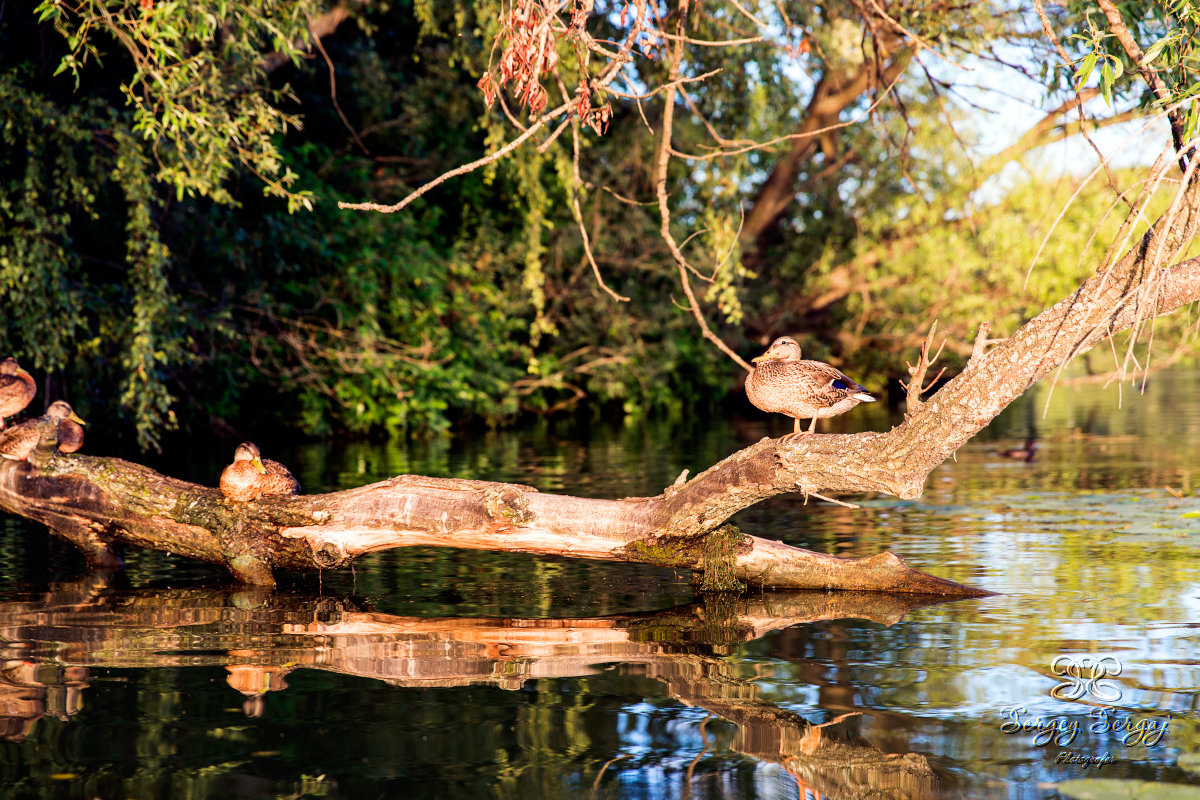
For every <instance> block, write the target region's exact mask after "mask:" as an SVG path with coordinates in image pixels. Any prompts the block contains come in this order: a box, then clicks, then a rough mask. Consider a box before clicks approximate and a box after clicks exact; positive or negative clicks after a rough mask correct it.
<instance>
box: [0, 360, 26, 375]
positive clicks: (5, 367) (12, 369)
mask: <svg viewBox="0 0 1200 800" xmlns="http://www.w3.org/2000/svg"><path fill="white" fill-rule="evenodd" d="M28 374H29V373H28V372H26V371H25V370H23V369H21V365H20V364H18V363H17V360H16V359H15V358H13V357H12V356H9V357H8V358H6V359H4V360H3V361H0V375H28Z"/></svg>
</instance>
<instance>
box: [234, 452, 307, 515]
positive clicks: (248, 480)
mask: <svg viewBox="0 0 1200 800" xmlns="http://www.w3.org/2000/svg"><path fill="white" fill-rule="evenodd" d="M299 491H300V483H299V481H297V480H296V479H295V478H293V477H292V473H290V472H288V468H287V467H285V466H284V465H283V464H280V463H279V462H278V461H272V460H270V459H269V458H268V459H264V458H263V457H262V453H261V452H260V451H259V449H258V445H256V444H254V443H253V442H242V443H241V444H239V445H238V446H237V450H235V451H234V452H233V463H232V464H230V465H229V466H228V467H226V468H225V469H224V471H222V472H221V494H223V495H225V496H226V497H228V498H229V499H230V500H237V501H240V502H246V501H248V500H257V499H258V498H259V497H264V496H270V497H286V496H288V495H293V494H296V493H297V492H299Z"/></svg>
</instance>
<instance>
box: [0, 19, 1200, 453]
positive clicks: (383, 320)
mask: <svg viewBox="0 0 1200 800" xmlns="http://www.w3.org/2000/svg"><path fill="white" fill-rule="evenodd" d="M1197 13H1198V12H1197V11H1196V10H1195V8H1194V7H1193V5H1192V4H1190V3H1188V2H1184V1H1183V0H1155V1H1154V2H1135V3H1123V4H1121V5H1120V6H1119V7H1117V6H1114V5H1113V4H1112V3H1111V2H1108V0H1098V1H1097V2H1071V3H1069V4H1067V5H1065V6H1063V5H1052V6H1047V5H1043V4H1042V3H1041V2H1040V1H1039V2H1035V3H1034V4H1033V5H1032V6H1026V5H1024V4H1016V5H1014V4H1011V3H965V4H956V3H944V2H940V1H939V0H927V1H919V2H875V1H874V0H871V2H859V0H834V2H827V3H820V4H804V3H790V2H765V1H764V2H750V3H746V2H733V0H729V1H728V2H703V3H694V4H693V3H690V2H687V1H686V0H682V1H681V2H676V3H661V4H655V3H649V2H646V0H629V2H614V3H607V2H585V0H563V2H554V0H510V1H509V2H488V1H483V2H474V3H472V2H466V0H456V1H455V2H447V3H433V2H428V1H427V0H426V1H425V2H413V3H395V4H387V5H383V4H372V3H370V2H360V3H354V4H346V5H331V4H328V3H321V2H312V1H311V0H287V1H286V2H276V1H272V0H256V1H255V2H248V3H223V2H222V3H216V2H200V3H186V4H185V3H175V2H159V1H158V0H139V2H124V1H123V0H85V1H84V2H80V3H78V4H66V3H62V2H56V1H55V0H46V1H45V2H42V3H41V4H40V5H38V6H36V8H34V7H31V6H30V5H27V4H20V3H18V4H15V5H13V4H10V5H8V6H6V7H5V8H4V9H3V10H0V14H3V17H2V18H0V107H2V108H3V109H4V124H3V126H2V127H0V137H2V139H3V143H4V145H5V147H4V150H3V152H2V153H0V302H2V303H4V304H5V306H6V308H7V311H8V313H6V315H5V318H6V319H7V321H8V322H7V324H6V325H4V326H3V327H0V349H3V350H5V351H10V352H15V353H18V354H20V355H21V356H22V358H23V360H25V361H27V362H28V364H29V366H30V367H31V368H34V369H36V370H38V371H40V373H41V374H40V376H39V377H41V378H42V379H43V380H42V381H41V382H42V384H43V386H44V387H47V388H46V390H45V394H46V395H47V397H48V399H53V398H50V397H49V395H52V394H53V395H56V396H57V395H68V396H69V397H70V399H71V401H72V402H73V403H74V404H75V406H76V407H77V408H79V409H81V410H82V411H83V412H84V414H85V416H87V413H88V412H89V411H90V410H91V409H93V408H96V407H102V408H103V409H104V412H105V415H106V416H108V417H109V418H112V419H116V418H118V417H119V418H121V419H123V420H124V422H123V427H122V430H123V431H124V432H126V433H127V434H128V435H130V436H131V437H132V436H135V435H136V437H137V441H138V442H139V444H140V445H141V446H143V447H154V446H156V445H157V444H158V443H159V442H160V440H161V437H162V435H163V433H164V431H166V430H168V429H170V428H172V427H174V426H178V425H182V426H184V427H187V428H193V427H194V428H210V427H212V426H213V425H214V421H216V423H217V424H220V423H225V424H228V425H231V426H234V427H237V426H243V425H251V424H264V423H271V424H274V425H284V424H292V425H296V426H298V427H299V428H300V429H301V430H303V431H306V432H309V433H314V434H323V433H329V432H332V431H347V432H352V433H363V432H368V431H372V430H387V431H390V432H400V431H408V432H416V431H426V430H433V431H437V430H444V429H447V428H448V427H450V426H451V425H452V424H454V423H455V422H457V421H461V420H470V419H474V420H483V421H487V422H492V423H497V422H503V421H505V420H510V419H513V418H515V417H517V416H518V415H520V414H522V413H548V412H556V411H561V410H564V409H568V408H572V407H580V406H586V407H591V408H599V407H603V406H613V407H617V408H620V409H622V410H623V411H624V412H625V413H629V414H638V413H644V412H647V411H667V412H670V411H672V410H674V411H678V410H680V409H682V408H685V407H688V408H691V407H697V406H702V405H705V404H710V403H715V402H719V401H721V400H722V399H723V398H724V397H726V396H727V395H729V394H730V393H731V392H733V391H736V390H737V388H738V381H737V379H736V375H737V374H738V373H739V372H740V370H738V369H737V368H736V367H734V368H731V367H732V366H733V365H731V364H730V363H729V361H730V358H729V357H728V356H733V357H734V358H735V359H736V358H738V357H744V356H747V355H749V354H752V352H754V351H756V350H760V349H761V348H762V346H763V345H764V344H765V343H766V342H768V341H770V340H771V339H772V338H774V337H775V336H777V335H781V334H783V333H790V334H793V335H799V336H800V337H801V340H802V344H803V345H804V347H805V350H806V353H808V354H810V355H812V356H815V357H819V358H823V359H827V360H830V361H831V362H832V363H834V364H835V365H837V366H839V367H842V368H844V369H846V370H848V371H851V372H852V374H854V375H855V377H856V378H858V379H860V380H861V381H863V382H864V383H867V384H868V385H871V387H872V388H873V389H875V390H876V391H878V390H881V389H882V388H883V386H884V382H885V381H890V380H891V379H894V378H896V377H904V376H905V375H906V372H905V369H904V353H906V352H909V351H911V349H912V348H913V346H914V344H918V343H919V342H920V340H921V339H922V337H923V336H924V333H925V330H926V329H927V328H928V327H929V324H930V322H931V321H932V320H933V319H934V318H937V319H938V320H940V329H941V330H942V331H943V332H945V333H946V334H948V336H949V341H950V343H951V344H950V345H948V348H947V350H948V357H949V358H951V359H954V358H958V359H959V363H960V364H961V363H963V361H965V358H966V356H968V355H969V354H970V352H971V346H970V344H969V340H970V338H971V337H972V336H973V332H974V329H975V328H976V327H977V326H978V325H979V323H980V322H982V321H988V322H990V323H991V324H992V326H993V330H995V331H997V332H1001V331H1003V332H1011V331H1012V330H1013V329H1015V327H1016V326H1017V325H1018V324H1020V323H1021V322H1022V321H1024V320H1025V319H1028V318H1029V317H1031V316H1033V315H1034V314H1035V313H1037V312H1038V311H1040V310H1041V309H1042V308H1044V307H1045V305H1046V304H1047V303H1048V302H1049V301H1051V300H1052V299H1057V298H1058V297H1060V296H1062V295H1063V294H1064V292H1065V291H1067V290H1068V288H1069V287H1073V286H1075V285H1077V284H1078V283H1079V282H1080V281H1081V280H1082V279H1083V278H1084V277H1086V276H1087V275H1089V274H1091V273H1092V272H1094V271H1095V269H1096V265H1097V264H1102V265H1107V264H1110V263H1112V262H1113V261H1114V260H1115V259H1116V258H1117V257H1118V256H1119V255H1120V254H1121V253H1122V252H1124V251H1125V250H1126V249H1127V248H1128V247H1130V246H1132V245H1133V244H1134V243H1136V242H1137V241H1138V238H1137V237H1138V236H1139V235H1140V233H1141V232H1142V231H1143V230H1145V227H1146V226H1147V225H1148V224H1149V222H1150V221H1153V220H1154V219H1155V218H1157V217H1159V216H1160V215H1162V214H1170V213H1171V209H1172V208H1173V207H1174V206H1173V203H1174V200H1173V198H1174V196H1175V189H1176V187H1177V186H1178V184H1179V183H1180V181H1181V180H1183V181H1186V180H1189V179H1190V176H1191V173H1190V172H1185V173H1184V176H1181V170H1185V171H1186V170H1189V169H1192V168H1193V166H1192V144H1191V142H1192V140H1193V138H1194V137H1195V133H1196V125H1197V112H1196V105H1195V103H1194V102H1193V97H1194V95H1195V93H1196V85H1197V82H1196V70H1195V52H1194V48H1195V46H1196V45H1195V37H1194V36H1193V35H1192V34H1193V32H1194V30H1195V27H1196V23H1197V20H1198V17H1197ZM991 73H996V74H1000V75H1003V76H1011V77H1005V78H1004V79H1003V80H1005V81H1018V80H1021V81H1033V82H1035V83H1037V84H1040V86H1041V87H1042V92H1043V93H1044V97H1045V99H1046V102H1045V107H1046V108H1047V109H1049V111H1047V112H1046V113H1045V115H1044V116H1043V117H1042V118H1040V119H1036V118H1035V119H1033V121H1032V122H1031V123H1030V125H1029V126H1028V127H1027V128H1023V129H1016V128H1013V127H1012V126H1011V123H1010V122H1009V121H1008V120H1006V119H1005V118H1004V115H1003V114H999V115H998V114H997V113H996V112H995V111H994V110H989V106H991V107H992V108H995V107H996V106H993V101H994V102H997V103H998V102H999V101H998V99H996V98H995V96H994V95H993V96H990V97H989V96H984V95H981V94H980V93H978V92H970V91H969V90H968V89H967V87H966V84H969V83H970V82H972V81H973V80H974V76H978V75H981V74H991ZM981 98H982V99H981ZM1155 117H1165V118H1166V121H1167V124H1168V125H1169V127H1170V130H1171V133H1170V137H1169V140H1167V141H1164V142H1163V144H1166V145H1168V146H1167V149H1166V150H1165V151H1164V153H1163V154H1162V155H1161V156H1159V157H1158V164H1157V166H1156V167H1151V163H1152V162H1154V160H1155V158H1154V155H1153V154H1149V153H1147V154H1144V157H1143V158H1141V159H1139V160H1138V161H1140V166H1138V167H1136V168H1132V169H1129V168H1127V169H1118V168H1117V167H1115V166H1109V165H1107V164H1105V165H1103V166H1102V167H1100V168H1097V169H1096V170H1095V171H1093V172H1092V173H1091V174H1086V175H1077V174H1074V173H1068V174H1066V175H1063V174H1061V173H1060V174H1059V175H1058V176H1057V177H1053V178H1051V177H1049V176H1048V174H1047V173H1046V172H1045V171H1039V169H1038V167H1037V162H1036V160H1034V161H1025V162H1024V163H1025V164H1026V166H1025V167H1024V168H1021V169H1017V170H1015V171H1014V170H1013V169H1012V167H1011V165H1012V163H1013V162H1014V161H1020V160H1021V159H1023V158H1025V157H1026V156H1028V155H1029V154H1030V153H1033V152H1035V150H1036V148H1038V147H1039V146H1041V145H1044V144H1047V143H1050V142H1053V141H1057V140H1059V139H1061V138H1064V137H1066V136H1069V135H1073V134H1077V133H1079V132H1081V131H1082V132H1083V133H1084V134H1093V133H1094V132H1095V131H1096V129H1098V128H1100V127H1103V126H1105V125H1106V124H1109V123H1113V122H1121V121H1128V120H1131V119H1132V120H1138V121H1141V123H1145V124H1148V123H1149V122H1150V121H1151V120H1152V119H1153V118H1155ZM1135 124H1137V123H1135ZM1006 127H1007V128H1008V129H1009V130H1008V131H1007V136H1006V137H1005V136H1003V134H1002V138H1006V139H1007V140H1008V141H1009V143H1010V144H1011V146H1010V147H1007V148H1006V149H1004V150H1002V151H1001V152H997V153H987V152H984V151H983V150H982V148H981V145H980V142H982V141H983V137H984V134H985V133H988V132H989V131H990V130H991V129H995V128H1001V129H1003V128H1006ZM1088 141H1089V142H1090V141H1091V138H1090V137H1089V139H1088ZM1084 147H1085V148H1086V147H1087V145H1084ZM473 164H477V167H476V168H474V169H470V170H462V169H459V168H461V167H463V166H464V165H473ZM1006 166H1008V167H1009V168H1008V169H1005V168H1006ZM455 170H457V173H456V174H453V175H451V176H448V177H447V173H449V172H451V171H455ZM339 202H341V203H342V204H344V205H348V206H350V207H351V208H339V206H338V203H339ZM402 203H403V204H405V205H404V207H403V208H401V209H398V210H396V212H395V213H390V214H378V213H374V212H373V211H370V210H353V207H354V206H360V207H361V206H363V204H366V205H367V206H370V207H384V208H387V207H391V206H395V205H399V204H402ZM1064 209H1065V210H1064ZM1060 212H1061V217H1060V216H1059V215H1060ZM1027 276H1028V277H1027ZM1177 316H1178V315H1177ZM1172 319H1173V318H1172ZM1186 329H1187V321H1186V320H1183V319H1180V320H1178V321H1174V322H1166V321H1160V322H1159V323H1158V328H1157V332H1156V333H1155V334H1154V336H1155V337H1156V338H1157V339H1158V341H1160V342H1166V344H1165V345H1164V344H1160V345H1158V346H1157V347H1158V348H1159V349H1157V350H1155V351H1153V352H1154V355H1153V358H1154V359H1156V360H1157V361H1159V362H1161V361H1165V360H1166V359H1167V358H1171V357H1176V356H1179V355H1184V354H1186V353H1187V352H1188V351H1187V350H1186V348H1184V349H1180V350H1178V351H1176V352H1172V351H1173V350H1174V349H1175V348H1176V345H1177V344H1179V343H1181V342H1183V343H1185V344H1186V341H1187V338H1188V337H1187V334H1186ZM1131 336H1132V337H1134V338H1135V339H1136V338H1137V337H1138V336H1140V337H1141V340H1142V341H1143V342H1146V341H1148V340H1149V337H1150V334H1149V331H1148V330H1141V329H1140V328H1139V326H1136V325H1135V326H1134V330H1133V333H1132V334H1131ZM956 343H957V344H956ZM1122 347H1124V345H1123V346H1122ZM1164 349H1165V351H1166V353H1170V354H1171V355H1170V356H1165V355H1164V353H1163V351H1164ZM722 350H724V351H725V352H724V353H723V352H722ZM1113 352H1114V353H1115V354H1116V358H1115V361H1113V362H1111V363H1112V366H1115V367H1118V368H1121V369H1124V370H1126V371H1131V370H1134V369H1137V368H1141V367H1145V366H1147V363H1146V362H1147V357H1146V355H1145V350H1143V351H1140V352H1139V353H1137V354H1135V351H1134V350H1132V349H1125V350H1118V349H1117V348H1116V347H1114V350H1113ZM909 358H911V355H909ZM1097 368H1111V367H1097Z"/></svg>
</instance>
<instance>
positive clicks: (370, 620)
mask: <svg viewBox="0 0 1200 800" xmlns="http://www.w3.org/2000/svg"><path fill="white" fill-rule="evenodd" d="M940 601H941V598H934V597H916V596H912V595H894V596H893V595H884V594H880V593H862V594H855V593H833V594H830V593H823V592H804V593H773V594H770V595H766V596H760V597H752V598H738V599H732V598H724V597H710V598H708V599H707V600H706V601H704V602H701V603H694V604H691V605H685V606H678V607H676V608H672V609H669V610H666V611H661V612H653V613H642V614H630V615H615V616H607V617H595V618H576V619H512V618H451V617H446V618H420V617H403V616H395V615H389V614H380V613H374V612H371V611H369V610H363V609H361V608H359V607H358V605H357V604H356V603H355V602H353V601H351V600H349V599H345V598H329V597H325V598H315V597H311V596H297V595H288V594H282V593H272V592H269V591H265V590H254V589H245V588H227V589H183V590H162V591H148V590H140V591H114V590H110V589H109V588H108V586H107V583H106V576H105V575H103V574H99V573H96V574H93V575H91V576H89V577H87V578H85V579H83V580H80V581H77V582H73V583H67V584H62V585H59V586H57V587H55V588H53V589H52V590H51V591H49V592H48V593H46V594H45V595H44V596H42V597H40V598H38V599H35V600H26V601H14V602H5V603H0V647H2V656H3V670H2V672H0V731H2V733H3V737H4V738H5V739H7V740H9V741H21V740H23V739H25V738H26V737H28V736H29V735H30V734H31V733H32V732H33V729H34V727H35V725H36V724H37V721H38V720H39V719H40V718H41V717H43V716H45V715H50V716H54V717H57V718H60V719H66V718H68V717H71V716H72V715H74V714H76V713H77V712H78V711H79V710H80V709H81V708H82V706H83V697H84V694H85V693H84V689H86V688H87V687H88V681H89V678H90V672H89V671H90V670H91V669H94V668H137V667H141V668H144V667H181V666H216V665H219V666H223V667H224V668H225V670H226V673H227V678H226V680H227V682H228V684H229V685H230V686H231V687H233V688H234V689H236V690H237V691H239V692H240V693H241V694H242V695H243V696H244V698H245V701H244V705H243V709H244V711H245V713H246V714H247V715H249V716H253V717H257V716H261V715H262V714H264V712H265V702H264V697H265V695H267V694H268V693H270V692H283V691H286V690H287V688H288V681H287V676H288V675H289V673H292V672H293V671H295V670H300V669H312V670H324V671H328V672H333V673H339V674H342V675H352V676H359V677H363V678H371V679H375V680H380V681H383V682H385V683H388V684H391V685H393V686H401V687H422V688H431V687H461V686H467V685H473V684H485V685H486V684H490V685H494V686H498V687H501V688H505V689H510V690H515V689H520V688H521V687H522V686H523V685H524V684H525V682H526V681H528V680H531V679H553V678H576V677H581V676H588V675H593V674H596V673H598V672H600V671H602V670H603V669H605V668H606V666H607V665H612V664H619V665H622V668H623V669H625V670H628V671H632V672H634V673H636V674H641V675H644V676H646V677H648V678H651V679H653V680H656V681H658V682H659V683H660V684H662V686H663V687H665V693H666V694H667V695H669V696H670V697H672V698H674V699H676V700H678V701H679V702H681V703H683V704H685V705H689V706H696V707H699V708H703V709H705V710H707V711H708V712H710V713H711V714H714V715H717V716H719V717H721V718H724V719H725V720H728V721H729V722H732V723H733V724H734V725H736V726H737V733H736V735H735V737H734V740H733V742H732V745H731V746H732V749H733V750H735V751H737V752H739V753H742V754H744V755H747V756H750V757H752V758H754V759H758V760H759V761H762V762H768V763H774V764H778V765H780V766H782V767H783V768H784V769H786V770H787V771H788V772H789V773H791V775H792V776H793V777H794V778H795V780H796V781H797V784H798V785H799V788H800V791H801V796H810V797H827V798H837V797H846V798H862V797H878V798H892V797H894V798H912V797H927V796H933V795H936V794H937V778H936V776H935V775H934V772H933V770H932V769H931V768H930V766H929V764H928V762H927V761H926V759H925V758H924V757H923V756H920V755H917V754H913V753H908V754H903V755H895V754H888V753H884V752H881V751H880V750H878V749H876V748H875V747H873V746H871V745H870V744H868V743H867V742H866V741H865V740H863V739H861V738H860V737H857V736H856V735H855V734H854V717H855V716H856V715H855V714H844V715H842V716H839V717H837V718H836V719H834V720H832V721H830V722H828V723H825V724H823V725H814V724H812V723H810V722H809V721H807V720H806V719H804V718H803V717H801V716H800V715H798V714H796V713H794V712H792V711H789V710H787V709H786V708H782V707H780V706H778V705H776V704H773V703H770V702H767V701H766V700H763V699H762V698H761V697H760V694H759V689H758V687H757V685H756V684H755V683H753V682H752V681H751V680H748V679H747V678H745V677H742V676H741V675H739V674H738V665H737V662H736V661H734V660H729V659H726V658H723V657H722V655H723V654H726V653H728V652H730V650H731V648H732V647H733V646H735V645H738V644H739V643H742V642H746V641H750V640H753V639H756V638H759V637H761V636H763V635H765V634H766V633H768V632H770V631H775V630H780V629H783V628H787V627H790V626H793V625H798V624H802V623H808V622H814V621H818V620H830V619H840V618H848V617H852V618H858V619H869V620H873V621H876V622H879V623H883V624H887V625H891V624H894V623H895V622H897V621H899V620H900V618H901V617H903V615H904V614H905V613H906V612H908V611H910V610H912V609H914V608H918V607H921V606H925V605H929V604H932V603H936V602H940ZM701 735H702V736H704V737H705V743H706V747H705V751H707V749H708V739H707V733H706V732H705V731H704V725H703V724H702V725H701ZM703 754H704V753H703V752H702V753H701V754H700V755H703ZM612 755H613V760H614V761H615V760H617V759H620V758H622V757H623V755H622V754H619V753H613V754H612ZM700 755H697V757H696V760H693V762H692V763H691V764H690V765H689V767H688V776H689V778H688V782H687V784H685V786H687V785H690V782H691V780H692V776H693V773H694V769H695V767H696V761H697V760H699V758H700ZM611 763H613V761H610V762H609V764H611ZM607 768H608V765H605V768H604V769H607ZM604 769H602V770H601V771H600V774H597V775H596V781H597V785H598V784H599V782H600V780H601V778H602V777H603V772H604ZM685 791H687V790H686V788H685Z"/></svg>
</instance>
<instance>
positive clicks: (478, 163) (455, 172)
mask: <svg viewBox="0 0 1200 800" xmlns="http://www.w3.org/2000/svg"><path fill="white" fill-rule="evenodd" d="M574 105H575V103H574V102H570V103H563V104H562V105H561V106H559V107H558V108H556V109H554V110H553V111H550V112H548V113H546V114H543V115H542V116H540V117H538V119H537V121H536V122H534V123H533V124H532V125H530V126H529V127H528V128H526V129H525V132H524V133H522V134H521V135H520V136H518V137H517V138H515V139H513V140H512V141H511V142H509V143H508V144H506V145H504V147H501V148H500V149H499V150H496V151H495V152H493V153H489V154H488V155H486V156H484V157H483V158H477V159H475V160H474V161H472V162H471V163H469V164H463V165H462V166H460V167H455V168H454V169H452V170H449V171H447V172H443V173H442V174H441V175H439V176H437V177H436V178H434V179H433V180H431V181H430V182H429V183H426V184H425V185H424V186H421V187H419V188H417V189H414V190H413V191H411V192H409V194H408V196H407V197H405V198H404V199H403V200H401V201H400V202H398V203H393V204H392V205H383V204H381V203H347V202H345V201H344V200H339V201H338V208H347V209H350V210H352V211H378V212H379V213H381V214H393V213H395V212H397V211H399V210H400V209H402V208H404V207H405V206H407V205H408V204H409V203H411V202H412V201H414V200H416V199H417V198H418V197H420V196H421V195H423V194H425V193H426V192H428V191H429V190H430V189H433V188H435V187H437V186H439V185H441V184H443V183H445V182H446V181H448V180H450V179H451V178H455V177H458V176H459V175H465V174H466V173H468V172H471V171H473V170H476V169H479V168H480V167H482V166H484V165H486V164H490V163H492V162H493V161H496V160H497V159H501V158H503V157H504V156H506V155H508V154H509V153H511V152H512V151H513V150H516V149H517V148H518V147H520V146H521V145H523V144H525V141H526V140H527V139H529V137H531V136H533V134H535V133H537V132H538V131H540V130H541V129H542V128H543V127H545V125H546V123H547V122H550V121H551V120H553V119H556V118H558V117H560V116H562V115H563V114H565V113H567V112H568V111H570V110H571V108H572V107H574Z"/></svg>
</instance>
